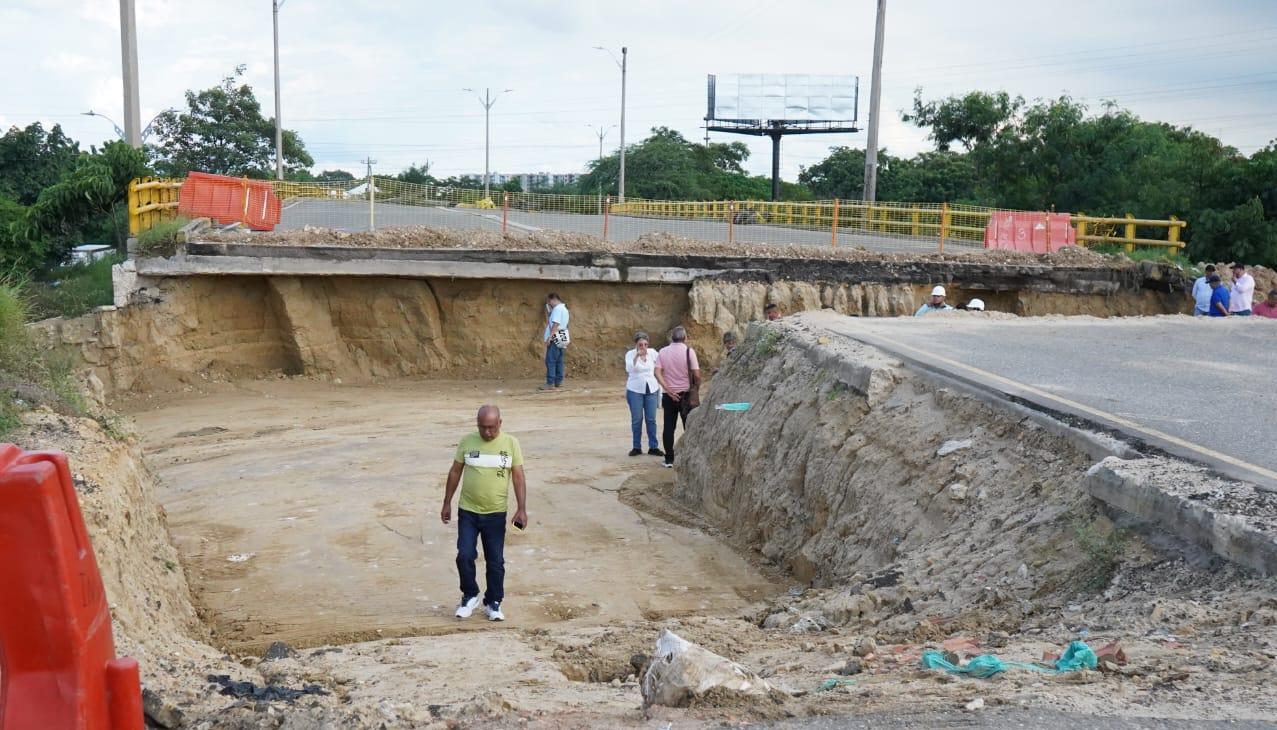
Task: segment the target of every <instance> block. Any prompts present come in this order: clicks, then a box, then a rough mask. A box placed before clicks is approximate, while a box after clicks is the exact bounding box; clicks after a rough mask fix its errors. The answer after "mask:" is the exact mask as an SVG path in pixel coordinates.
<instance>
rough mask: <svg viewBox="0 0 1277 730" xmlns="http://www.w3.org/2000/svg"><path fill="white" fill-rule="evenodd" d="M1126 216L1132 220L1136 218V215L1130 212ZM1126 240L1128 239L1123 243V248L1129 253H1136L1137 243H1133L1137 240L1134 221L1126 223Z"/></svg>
mask: <svg viewBox="0 0 1277 730" xmlns="http://www.w3.org/2000/svg"><path fill="white" fill-rule="evenodd" d="M1126 217H1127V218H1128V219H1130V220H1134V219H1135V216H1134V215H1132V214H1130V213H1127V214H1126ZM1126 240H1127V243H1125V244H1123V245H1122V248H1124V249H1126V252H1127V253H1135V244H1134V243H1133V241H1134V240H1135V224H1134V223H1127V224H1126Z"/></svg>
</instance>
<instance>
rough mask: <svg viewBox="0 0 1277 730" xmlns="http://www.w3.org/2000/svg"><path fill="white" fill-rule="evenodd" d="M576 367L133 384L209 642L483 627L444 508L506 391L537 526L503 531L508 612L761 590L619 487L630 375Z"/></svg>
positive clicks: (652, 467) (700, 600) (742, 596)
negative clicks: (555, 371)
mask: <svg viewBox="0 0 1277 730" xmlns="http://www.w3.org/2000/svg"><path fill="white" fill-rule="evenodd" d="M570 386H571V387H570V388H569V389H568V390H567V391H566V392H564V393H553V394H536V393H532V392H530V390H531V388H530V386H529V385H527V384H524V383H516V384H511V383H496V382H486V383H474V382H455V381H451V382H449V381H400V382H397V383H393V384H383V385H370V386H341V385H331V384H324V383H317V382H312V381H304V380H299V381H257V382H246V383H240V384H238V385H236V386H226V387H221V388H219V389H218V392H216V393H203V394H197V395H190V394H188V395H186V396H183V397H179V398H175V399H171V400H167V401H160V400H158V399H157V400H151V401H139V402H137V403H136V404H135V408H134V409H133V410H134V411H135V414H134V415H135V416H136V419H137V424H138V429H139V432H140V433H141V434H142V437H143V441H144V449H145V452H146V453H147V457H148V461H149V462H150V464H151V466H152V468H153V469H155V470H156V471H157V472H158V474H159V476H160V478H161V482H162V488H161V490H160V491H159V497H160V500H161V501H162V503H163V504H164V507H165V509H166V510H167V512H168V517H169V525H170V529H171V531H172V533H173V537H174V540H175V541H176V543H177V545H178V549H179V551H180V552H181V554H182V556H183V559H184V562H185V563H186V565H187V567H188V569H189V571H190V578H191V584H192V587H193V589H194V592H195V594H196V597H197V600H198V602H199V603H201V604H202V605H203V608H204V609H205V611H206V613H207V614H208V615H207V616H206V618H207V619H208V620H209V621H210V623H211V624H212V627H213V630H214V633H215V642H216V643H221V644H223V645H226V646H231V647H236V648H241V649H255V648H260V647H264V646H265V645H267V644H269V643H270V642H272V641H276V640H284V641H288V642H290V643H294V644H301V645H313V644H318V643H336V642H342V641H349V640H355V639H364V638H379V637H387V636H394V635H404V634H421V633H440V632H449V631H454V630H458V629H461V628H467V629H472V628H479V627H483V626H484V625H485V624H484V622H481V621H480V619H477V618H476V619H471V620H470V621H469V622H467V623H465V624H459V623H458V622H457V621H456V620H455V619H454V618H452V610H453V608H454V606H455V603H456V601H457V598H458V595H459V590H458V588H457V577H456V566H455V564H454V559H455V555H456V553H455V539H456V528H455V525H454V526H444V525H442V524H441V523H440V521H439V507H440V504H441V501H442V494H443V483H444V477H445V475H446V473H447V471H448V468H449V465H450V464H451V461H452V455H453V449H454V448H455V446H456V443H457V441H458V439H460V437H461V436H463V435H464V434H466V433H468V432H470V431H473V430H474V413H475V410H476V409H477V407H478V406H479V405H481V404H483V403H497V404H499V405H500V406H501V407H502V410H503V415H504V419H505V430H506V431H508V432H509V433H512V434H514V435H515V436H517V437H518V438H519V440H520V443H521V445H522V447H523V452H524V457H525V459H526V471H527V475H528V484H529V486H528V491H529V501H530V506H529V515H530V517H531V525H530V527H529V529H528V530H527V531H526V532H519V531H517V530H515V529H514V528H509V531H508V533H507V538H506V553H505V556H506V571H507V582H506V594H507V598H506V612H507V614H508V616H509V618H510V620H509V621H508V622H507V625H510V626H517V627H530V626H538V625H545V624H548V623H552V622H561V621H573V622H577V623H582V624H594V623H607V622H610V621H615V620H629V619H640V618H661V617H666V616H678V615H688V614H695V615H707V614H708V615H715V614H717V615H724V614H730V613H732V612H735V611H739V610H740V609H741V608H742V607H743V606H745V605H747V604H748V603H750V602H751V601H753V600H756V599H758V598H760V597H762V596H764V595H766V594H767V593H768V592H769V591H770V590H771V589H770V587H769V586H768V585H767V584H766V583H765V581H764V579H763V578H762V577H761V576H760V575H758V574H757V573H755V572H754V571H753V570H752V569H751V568H750V567H749V565H748V564H747V563H746V562H745V561H744V560H742V559H741V558H740V557H738V556H737V555H735V554H734V553H732V552H731V551H730V550H728V549H727V548H725V547H723V546H722V545H721V544H719V543H717V542H715V541H713V540H712V539H710V538H709V537H706V536H705V535H704V534H702V533H700V532H697V531H694V530H690V529H686V528H683V527H677V526H674V525H671V524H668V523H665V522H661V521H659V520H653V519H651V518H645V517H644V516H642V515H640V514H639V513H637V512H635V511H634V510H632V509H631V508H629V507H627V506H624V505H622V504H621V503H619V502H618V501H617V497H616V492H617V491H618V490H619V489H620V487H621V485H622V483H623V482H625V481H626V479H627V478H629V477H631V476H633V475H636V474H640V473H642V472H646V471H659V469H660V463H659V459H656V458H654V457H650V456H646V455H644V456H642V457H635V458H629V457H626V455H625V454H626V452H627V451H628V450H629V446H630V439H629V413H628V411H627V409H626V407H625V404H624V399H623V397H622V396H623V394H622V392H621V391H622V389H623V386H622V385H618V384H615V383H596V384H593V385H582V384H581V383H580V382H579V381H578V382H571V383H570ZM157 404H158V405H157ZM511 499H512V500H513V496H511ZM479 572H480V576H482V574H483V569H482V566H481V565H480V566H479Z"/></svg>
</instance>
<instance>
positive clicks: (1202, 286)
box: [1193, 264, 1215, 317]
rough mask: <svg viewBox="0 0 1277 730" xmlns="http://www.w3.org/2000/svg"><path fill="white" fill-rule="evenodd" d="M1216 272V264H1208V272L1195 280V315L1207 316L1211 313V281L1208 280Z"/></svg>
mask: <svg viewBox="0 0 1277 730" xmlns="http://www.w3.org/2000/svg"><path fill="white" fill-rule="evenodd" d="M1214 273H1215V265H1214V264H1206V273H1205V274H1203V275H1201V276H1199V277H1197V281H1195V282H1193V316H1194V317H1205V316H1206V315H1207V314H1210V295H1211V289H1210V282H1208V281H1207V279H1209V278H1210V277H1211V275H1212V274H1214Z"/></svg>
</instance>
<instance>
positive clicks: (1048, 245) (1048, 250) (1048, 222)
mask: <svg viewBox="0 0 1277 730" xmlns="http://www.w3.org/2000/svg"><path fill="white" fill-rule="evenodd" d="M1042 218H1043V220H1045V221H1046V250H1045V251H1043V253H1051V214H1050V213H1043V214H1042Z"/></svg>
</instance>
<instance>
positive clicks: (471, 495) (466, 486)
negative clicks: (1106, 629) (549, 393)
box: [439, 405, 528, 621]
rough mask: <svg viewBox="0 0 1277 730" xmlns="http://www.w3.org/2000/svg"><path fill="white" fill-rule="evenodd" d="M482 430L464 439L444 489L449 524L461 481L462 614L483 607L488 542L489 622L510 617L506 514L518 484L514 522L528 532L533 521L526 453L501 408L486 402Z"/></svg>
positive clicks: (479, 419)
mask: <svg viewBox="0 0 1277 730" xmlns="http://www.w3.org/2000/svg"><path fill="white" fill-rule="evenodd" d="M475 420H476V423H477V426H478V430H477V431H475V432H474V433H472V434H469V435H467V436H466V437H465V438H463V439H461V443H459V444H457V453H456V455H455V456H454V457H453V460H452V469H451V470H450V471H449V472H448V482H447V486H446V487H445V488H444V495H443V510H441V511H440V513H439V517H440V519H442V520H443V524H445V525H446V524H448V523H450V522H452V495H453V494H455V493H456V491H457V485H458V484H460V485H461V499H460V500H458V502H457V574H458V575H459V576H460V578H461V603H459V604H457V611H456V614H455V615H456V617H457V618H470V614H472V613H474V609H475V608H477V607H478V605H479V583H478V581H477V580H476V579H475V570H474V562H475V560H476V559H477V558H478V557H479V552H478V550H477V549H476V543H477V542H480V541H481V542H482V543H483V562H484V566H485V568H486V571H485V572H486V579H487V584H488V585H487V590H486V591H484V594H483V608H484V611H486V612H487V614H488V620H489V621H504V620H505V614H504V613H502V612H501V601H502V600H504V598H505V518H506V510H507V509H508V506H507V505H508V497H509V487H510V484H511V482H513V483H514V499H515V501H516V503H517V508H516V510H515V513H514V519H513V520H511V523H512V524H513V525H514V526H515V527H517V528H519V529H520V530H522V529H523V528H525V527H527V525H528V511H527V491H528V488H527V482H526V480H525V479H524V476H523V451H522V450H521V449H520V448H519V440H518V439H516V438H515V437H513V436H511V435H510V434H508V433H501V409H499V408H497V407H496V406H492V405H485V406H483V407H482V408H480V409H479V415H478V416H477V417H476V419H475Z"/></svg>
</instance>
